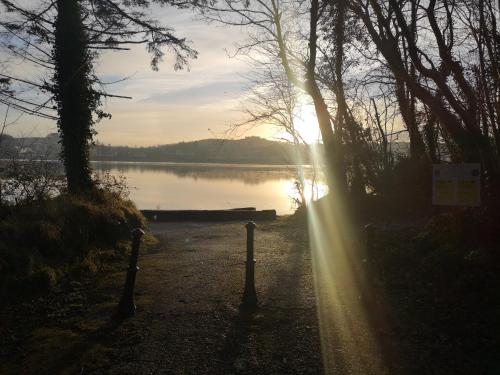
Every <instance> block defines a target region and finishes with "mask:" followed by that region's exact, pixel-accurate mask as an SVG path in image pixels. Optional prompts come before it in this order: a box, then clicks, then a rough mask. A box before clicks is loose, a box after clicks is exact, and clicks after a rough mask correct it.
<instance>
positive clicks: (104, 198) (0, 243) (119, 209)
mask: <svg viewBox="0 0 500 375" xmlns="http://www.w3.org/2000/svg"><path fill="white" fill-rule="evenodd" d="M144 226H145V221H144V218H143V216H142V214H141V213H140V211H138V210H137V208H136V207H135V206H134V204H133V203H132V202H131V201H128V200H124V199H122V198H121V197H120V195H119V194H118V193H116V192H109V191H105V190H99V189H96V190H95V191H93V192H91V193H89V194H88V195H86V196H70V195H67V194H62V195H59V196H57V197H55V198H52V199H45V200H43V201H31V202H24V204H21V205H17V206H11V207H9V209H8V210H4V212H3V217H1V219H0V239H1V240H0V270H1V273H0V294H1V293H2V290H3V291H4V292H5V291H8V290H9V289H12V285H14V284H22V283H24V284H26V285H31V287H30V288H31V289H32V290H33V291H36V290H35V289H38V288H35V286H36V285H39V286H41V287H42V289H44V288H49V287H51V286H53V285H54V284H55V283H56V282H57V280H58V277H57V273H58V272H59V271H61V272H69V271H71V269H72V268H76V269H77V271H78V272H77V274H88V273H93V272H96V271H97V269H98V263H99V259H98V257H99V254H100V252H99V251H95V249H115V251H123V247H121V246H120V243H121V242H123V241H127V242H128V241H129V239H130V232H131V230H132V229H133V228H136V227H144ZM118 249H121V250H118ZM108 258H109V255H108ZM51 270H55V271H54V272H52V271H51Z"/></svg>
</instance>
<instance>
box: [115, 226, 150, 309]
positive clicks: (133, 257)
mask: <svg viewBox="0 0 500 375" xmlns="http://www.w3.org/2000/svg"><path fill="white" fill-rule="evenodd" d="M143 235H144V231H143V230H142V229H141V228H135V229H134V230H133V231H132V252H131V253H130V261H129V266H128V270H127V277H126V279H125V286H124V288H123V295H122V299H121V300H120V303H119V305H118V313H119V315H120V316H122V317H129V316H132V315H134V314H135V302H134V286H135V276H136V274H137V271H138V270H139V267H137V259H138V258H139V245H140V244H141V237H142V236H143Z"/></svg>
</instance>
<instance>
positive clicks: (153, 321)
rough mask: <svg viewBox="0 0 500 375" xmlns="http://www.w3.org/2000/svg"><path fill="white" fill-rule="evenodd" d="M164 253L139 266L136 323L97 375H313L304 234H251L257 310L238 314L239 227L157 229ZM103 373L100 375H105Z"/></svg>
mask: <svg viewBox="0 0 500 375" xmlns="http://www.w3.org/2000/svg"><path fill="white" fill-rule="evenodd" d="M151 230H152V231H153V232H154V233H155V234H156V235H157V236H158V237H159V238H160V240H161V241H162V242H163V243H164V244H165V245H164V247H163V249H162V250H161V251H160V252H158V253H156V254H150V255H147V256H144V257H143V258H142V259H141V260H140V266H141V270H140V273H139V275H138V282H137V294H138V296H137V299H136V300H137V305H138V312H137V315H136V317H134V318H133V319H131V320H130V322H128V323H127V324H129V325H132V326H129V327H128V332H129V333H130V332H135V334H132V335H129V336H132V337H129V338H128V340H127V342H121V343H120V342H118V343H117V345H118V347H116V348H115V349H118V350H114V352H115V353H118V354H117V355H119V358H116V359H115V360H114V361H113V362H114V365H113V366H112V368H111V369H107V371H106V373H110V372H111V373H113V374H170V373H174V374H177V373H178V374H181V373H187V374H202V373H210V374H213V373H225V374H227V373H240V374H245V373H252V374H256V373H262V374H264V373H265V374H270V373H279V374H292V373H301V374H304V373H305V374H307V373H321V372H322V370H321V353H320V342H319V332H318V324H317V317H316V310H315V300H314V291H313V281H312V273H311V259H310V254H309V251H308V247H307V240H306V238H305V236H304V233H297V232H295V233H294V232H293V231H292V230H290V228H289V227H288V226H286V225H284V224H283V223H282V221H277V222H274V223H265V224H258V228H257V230H256V242H255V251H256V254H255V257H256V259H257V264H256V280H257V281H256V288H257V293H258V299H259V306H260V308H259V310H258V311H257V312H256V313H255V314H253V315H246V314H243V313H241V312H240V311H239V309H238V306H239V304H240V301H241V295H242V292H243V286H244V260H245V228H244V226H243V223H229V224H228V223H223V224H220V223H219V224H217V223H215V224H214V223H196V224H195V223H161V224H158V223H157V224H152V226H151ZM108 370H109V371H108Z"/></svg>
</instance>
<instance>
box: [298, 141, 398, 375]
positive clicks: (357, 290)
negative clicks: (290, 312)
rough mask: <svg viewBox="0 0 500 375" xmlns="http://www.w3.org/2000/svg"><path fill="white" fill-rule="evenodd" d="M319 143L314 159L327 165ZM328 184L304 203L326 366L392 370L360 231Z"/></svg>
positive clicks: (335, 370) (333, 369)
mask: <svg viewBox="0 0 500 375" xmlns="http://www.w3.org/2000/svg"><path fill="white" fill-rule="evenodd" d="M320 147H321V146H319V145H318V146H317V147H313V148H312V152H313V155H312V157H313V160H314V164H315V165H317V166H318V165H321V166H325V165H327V163H326V161H325V160H322V157H321V155H323V152H320ZM330 185H332V186H333V189H332V188H331V189H330V192H329V194H328V196H326V197H325V198H324V199H322V200H321V201H319V202H316V203H314V204H310V205H308V207H307V215H308V230H309V241H310V249H311V256H312V267H313V275H314V284H315V285H314V286H315V293H316V304H317V314H318V320H319V326H320V335H321V349H322V357H323V367H324V371H325V373H326V374H338V373H342V374H344V373H346V374H347V373H348V374H372V373H373V374H385V373H387V374H389V373H393V372H391V371H389V370H388V368H389V367H392V366H389V367H388V362H389V359H388V358H389V356H390V357H392V359H391V360H393V359H394V355H393V352H394V351H393V350H392V349H390V345H388V344H387V342H383V341H384V340H381V339H380V337H382V336H383V335H384V334H385V335H387V334H388V332H390V329H389V327H388V326H387V324H386V319H385V313H384V309H383V305H384V304H383V298H382V297H381V293H379V292H378V291H377V293H376V292H375V291H374V289H373V288H372V285H371V280H370V270H369V267H368V263H367V262H366V258H365V254H364V251H365V249H364V246H363V241H360V238H359V236H360V234H361V233H359V231H356V230H354V228H353V226H352V224H351V219H350V215H349V212H347V210H346V209H345V207H344V202H343V200H342V199H341V198H340V194H339V193H338V192H337V191H336V190H335V185H334V184H330ZM375 296H377V297H375ZM377 298H378V299H377ZM388 336H390V334H389V335H388ZM389 341H390V340H389Z"/></svg>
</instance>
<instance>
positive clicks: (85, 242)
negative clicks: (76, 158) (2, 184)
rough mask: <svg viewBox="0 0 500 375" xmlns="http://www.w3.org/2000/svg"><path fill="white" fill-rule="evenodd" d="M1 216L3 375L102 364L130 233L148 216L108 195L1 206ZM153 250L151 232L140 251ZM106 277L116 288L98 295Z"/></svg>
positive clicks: (0, 346) (0, 360) (68, 370)
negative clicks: (99, 284) (97, 286)
mask: <svg viewBox="0 0 500 375" xmlns="http://www.w3.org/2000/svg"><path fill="white" fill-rule="evenodd" d="M0 215H1V216H0V217H1V221H0V296H1V298H2V301H3V304H2V306H1V308H0V363H1V365H0V373H2V374H19V373H29V374H30V373H46V374H54V373H58V374H64V373H68V374H73V373H81V371H82V367H81V366H82V364H83V365H85V366H86V364H87V363H88V364H89V366H88V367H92V366H93V367H96V366H99V365H100V364H101V362H102V359H103V358H106V356H105V353H106V347H105V345H103V343H105V342H106V340H107V339H109V337H110V332H111V331H112V330H113V329H114V327H115V326H116V321H114V320H112V319H111V317H112V316H113V315H114V312H115V308H116V303H117V301H118V300H119V292H120V291H121V288H120V286H121V285H122V284H123V281H124V280H123V275H124V273H123V271H124V270H125V269H126V264H127V259H128V253H129V249H130V231H131V230H132V229H133V228H135V227H144V225H145V223H144V218H143V217H142V215H141V214H140V212H139V211H138V210H137V209H136V208H135V206H134V205H133V203H131V202H130V201H126V200H123V199H121V198H120V197H119V196H118V195H116V194H112V193H108V192H104V191H96V192H94V193H93V194H92V195H91V196H83V197H72V196H67V195H61V196H59V197H57V198H54V199H51V200H46V201H43V202H37V203H30V204H25V205H20V206H17V207H3V208H1V210H0ZM156 245H157V241H156V239H155V238H154V237H153V236H152V235H151V234H149V233H148V234H146V236H145V237H144V239H143V242H142V245H141V252H148V251H152V250H153V249H154V248H155V246H156ZM103 279H106V280H107V282H108V283H109V284H110V285H111V286H110V287H109V288H104V289H100V290H99V291H98V290H96V288H95V287H96V285H97V284H98V283H100V282H101V281H102V280H103ZM117 293H118V295H117ZM122 329H123V328H122ZM124 329H126V326H125V328H124ZM77 367H78V368H77Z"/></svg>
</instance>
